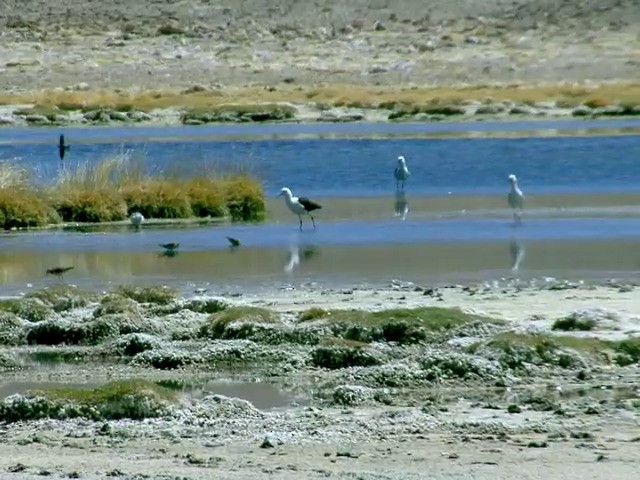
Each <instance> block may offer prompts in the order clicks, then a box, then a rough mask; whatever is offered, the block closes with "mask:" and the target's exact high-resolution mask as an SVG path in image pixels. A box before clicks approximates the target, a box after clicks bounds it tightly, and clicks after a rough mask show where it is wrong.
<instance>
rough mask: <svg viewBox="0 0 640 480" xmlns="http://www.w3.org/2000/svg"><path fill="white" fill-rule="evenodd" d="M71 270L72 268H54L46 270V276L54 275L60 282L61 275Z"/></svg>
mask: <svg viewBox="0 0 640 480" xmlns="http://www.w3.org/2000/svg"><path fill="white" fill-rule="evenodd" d="M71 269H73V267H54V268H49V269H47V275H54V276H56V277H58V278H59V279H60V280H61V281H62V277H63V275H64V274H65V273H66V272H68V271H69V270H71Z"/></svg>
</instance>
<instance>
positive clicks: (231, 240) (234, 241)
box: [227, 237, 240, 248]
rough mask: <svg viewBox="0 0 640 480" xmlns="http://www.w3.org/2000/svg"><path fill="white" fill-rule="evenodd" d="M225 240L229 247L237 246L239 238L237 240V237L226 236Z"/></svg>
mask: <svg viewBox="0 0 640 480" xmlns="http://www.w3.org/2000/svg"><path fill="white" fill-rule="evenodd" d="M227 240H229V244H230V245H231V248H238V247H239V246H240V240H238V239H237V238H233V237H227Z"/></svg>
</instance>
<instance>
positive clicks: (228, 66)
mask: <svg viewBox="0 0 640 480" xmlns="http://www.w3.org/2000/svg"><path fill="white" fill-rule="evenodd" d="M639 20H640V2H639V1H638V0H587V1H580V0H568V1H561V0H548V1H541V0H535V1H534V0H514V1H501V0H479V1H473V2H470V1H463V0H451V1H447V2H441V1H433V0H427V1H420V0H397V1H394V2H391V1H384V0H382V1H364V0H356V1H352V2H348V6H345V2H337V1H334V0H330V1H329V0H326V1H320V0H319V1H316V2H313V3H312V2H307V1H303V0H300V1H292V0H286V1H284V0H281V1H266V0H239V1H237V0H218V1H216V0H211V1H205V0H201V1H198V0H185V1H177V2H174V1H169V0H155V1H153V0H144V1H143V0H132V1H127V2H125V1H115V0H110V1H102V0H88V1H83V0H66V1H60V0H52V1H49V0H46V1H45V0H3V1H2V2H0V28H1V29H2V38H3V41H2V42H0V72H1V75H0V88H3V89H5V90H7V89H8V90H24V89H27V90H30V89H38V88H48V87H65V86H68V85H72V84H76V83H78V81H80V80H82V81H84V82H86V83H88V84H89V85H90V86H92V87H109V88H115V87H133V86H140V87H147V88H150V87H156V88H157V87H184V86H189V85H193V84H202V85H205V86H210V85H217V86H232V85H233V86H240V85H247V84H253V85H265V84H269V85H272V84H277V83H280V82H283V81H284V82H288V83H292V84H302V85H308V84H315V83H318V82H327V83H333V84H337V83H350V84H358V85H362V84H369V85H399V84H400V85H401V84H417V85H440V86H442V85H458V84H487V83H495V82H506V83H514V82H520V83H528V84H530V83H540V82H550V83H557V82H565V81H566V82H581V81H585V80H591V81H593V82H602V81H624V80H627V81H630V80H631V81H632V80H636V79H637V78H638V77H639V75H638V74H639V73H640V40H639V38H638V35H639V34H638V32H639V31H640V30H639V29H638V24H639Z"/></svg>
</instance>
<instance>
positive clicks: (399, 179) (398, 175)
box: [393, 155, 411, 190]
mask: <svg viewBox="0 0 640 480" xmlns="http://www.w3.org/2000/svg"><path fill="white" fill-rule="evenodd" d="M409 175H411V174H410V173H409V169H408V168H407V162H406V161H405V159H404V157H403V156H402V155H400V156H399V157H398V165H397V166H396V168H395V170H394V171H393V176H394V177H395V179H396V190H399V189H400V184H401V183H402V189H403V190H404V182H406V181H407V178H409Z"/></svg>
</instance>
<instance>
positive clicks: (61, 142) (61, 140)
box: [60, 133, 64, 148]
mask: <svg viewBox="0 0 640 480" xmlns="http://www.w3.org/2000/svg"><path fill="white" fill-rule="evenodd" d="M60 148H64V134H62V133H61V134H60Z"/></svg>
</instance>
